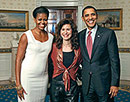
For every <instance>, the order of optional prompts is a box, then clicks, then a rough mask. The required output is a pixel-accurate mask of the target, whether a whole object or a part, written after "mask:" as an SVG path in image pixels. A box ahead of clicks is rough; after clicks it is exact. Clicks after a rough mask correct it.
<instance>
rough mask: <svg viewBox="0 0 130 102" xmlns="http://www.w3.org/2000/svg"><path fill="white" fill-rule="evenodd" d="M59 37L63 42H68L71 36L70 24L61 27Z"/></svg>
mask: <svg viewBox="0 0 130 102" xmlns="http://www.w3.org/2000/svg"><path fill="white" fill-rule="evenodd" d="M60 35H61V37H62V38H63V40H65V41H68V40H70V38H71V36H72V28H71V25H70V24H65V25H63V26H62V28H61V30H60Z"/></svg>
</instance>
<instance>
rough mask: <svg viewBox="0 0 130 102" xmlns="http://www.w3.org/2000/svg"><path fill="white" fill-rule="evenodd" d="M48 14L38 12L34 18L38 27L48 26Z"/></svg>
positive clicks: (42, 28) (41, 28) (40, 28)
mask: <svg viewBox="0 0 130 102" xmlns="http://www.w3.org/2000/svg"><path fill="white" fill-rule="evenodd" d="M47 20H48V18H47V14H45V13H38V14H37V16H36V18H34V21H35V23H36V27H37V28H38V29H39V30H44V28H45V27H46V26H47V23H48V21H47Z"/></svg>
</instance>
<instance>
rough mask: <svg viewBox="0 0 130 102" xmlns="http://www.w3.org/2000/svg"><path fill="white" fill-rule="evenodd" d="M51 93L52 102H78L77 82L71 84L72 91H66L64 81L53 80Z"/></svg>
mask: <svg viewBox="0 0 130 102" xmlns="http://www.w3.org/2000/svg"><path fill="white" fill-rule="evenodd" d="M50 92H51V95H50V97H51V102H78V98H79V87H78V85H77V83H76V82H75V81H73V82H71V83H70V90H69V91H65V86H64V82H63V81H57V80H55V79H52V82H51V88H50Z"/></svg>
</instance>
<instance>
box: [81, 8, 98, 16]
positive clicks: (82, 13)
mask: <svg viewBox="0 0 130 102" xmlns="http://www.w3.org/2000/svg"><path fill="white" fill-rule="evenodd" d="M90 8H92V9H94V11H95V12H96V14H97V9H96V8H95V7H93V6H86V7H84V9H83V10H82V17H83V16H84V11H85V10H86V9H90Z"/></svg>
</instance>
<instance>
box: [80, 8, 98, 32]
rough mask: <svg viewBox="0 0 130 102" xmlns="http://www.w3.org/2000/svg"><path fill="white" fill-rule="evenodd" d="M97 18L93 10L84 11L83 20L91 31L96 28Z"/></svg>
mask: <svg viewBox="0 0 130 102" xmlns="http://www.w3.org/2000/svg"><path fill="white" fill-rule="evenodd" d="M97 18H98V16H97V14H96V12H95V10H94V9H93V8H88V9H85V10H84V13H83V17H82V20H83V21H84V22H85V24H86V26H87V27H88V29H89V30H91V29H92V28H94V27H95V25H96V22H97Z"/></svg>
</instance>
